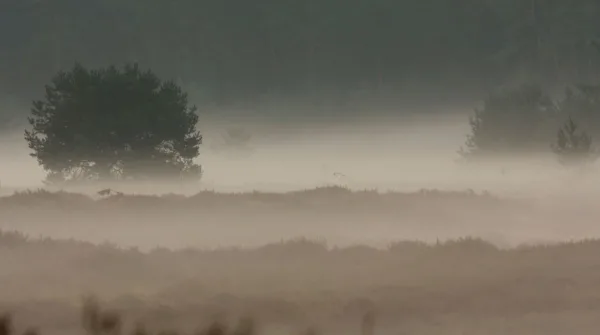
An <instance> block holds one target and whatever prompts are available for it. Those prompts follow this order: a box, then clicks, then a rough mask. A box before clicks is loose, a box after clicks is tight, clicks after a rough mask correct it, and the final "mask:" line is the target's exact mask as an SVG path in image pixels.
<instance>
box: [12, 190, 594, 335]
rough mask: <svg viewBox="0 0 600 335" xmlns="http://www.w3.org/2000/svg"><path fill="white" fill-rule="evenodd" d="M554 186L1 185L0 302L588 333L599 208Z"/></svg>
mask: <svg viewBox="0 0 600 335" xmlns="http://www.w3.org/2000/svg"><path fill="white" fill-rule="evenodd" d="M566 199H567V198H566V197H565V198H559V197H555V198H548V199H545V200H543V201H542V200H533V199H529V200H528V199H519V200H514V199H504V198H498V197H494V196H492V195H489V194H475V193H473V192H437V191H422V192H417V193H378V192H374V191H364V192H351V191H349V190H346V189H344V188H339V187H329V188H320V189H314V190H307V191H301V192H291V193H286V194H269V193H258V192H255V193H244V194H220V193H214V192H202V193H199V194H196V195H194V196H190V197H184V196H177V195H165V196H160V197H159V196H130V195H114V196H109V197H104V198H95V197H92V196H86V195H82V194H72V193H49V192H44V191H40V192H24V193H17V194H14V195H12V196H9V197H3V198H0V217H1V218H2V220H1V224H2V229H3V231H4V232H3V233H2V234H1V235H0V249H1V252H0V267H1V268H2V271H1V272H0V301H1V302H2V303H1V306H0V309H1V310H5V311H9V312H11V313H14V322H15V326H16V329H17V332H20V331H23V330H24V329H25V328H26V327H31V326H34V327H39V329H41V331H42V334H59V333H60V334H65V333H80V317H79V310H80V302H81V298H82V296H84V295H87V294H93V295H96V296H98V297H99V298H100V299H101V300H102V306H106V308H109V309H111V310H114V311H116V312H118V313H119V314H121V315H122V316H123V318H124V320H125V322H126V325H125V328H126V329H131V327H133V326H134V324H135V323H136V322H142V323H144V324H145V325H146V326H147V327H148V329H150V330H152V331H159V330H171V329H177V330H180V331H183V332H186V333H189V332H191V331H193V330H194V329H195V327H198V326H202V325H206V324H208V323H210V322H213V321H214V320H215V318H217V319H219V320H224V321H223V322H230V321H231V322H234V321H235V320H237V319H239V318H243V317H251V318H253V319H255V320H257V322H258V324H259V328H260V331H259V333H265V334H300V333H302V332H304V331H305V330H306V329H308V328H309V327H315V329H318V330H319V331H322V332H323V333H331V334H338V333H355V334H358V333H359V332H360V331H361V325H360V324H361V319H362V318H363V317H364V315H366V314H368V313H374V315H375V319H376V326H375V333H376V334H409V333H410V334H567V333H569V334H575V333H576V334H586V333H590V334H591V333H595V330H596V329H598V328H599V327H600V321H599V320H600V295H598V292H600V257H598V256H597V255H599V254H600V240H596V239H594V237H596V236H598V234H596V233H597V232H598V231H599V230H600V229H598V228H595V226H597V224H594V223H595V222H597V220H596V219H597V218H598V217H600V215H599V214H600V213H599V212H600V209H598V208H597V207H596V206H594V205H593V201H591V200H590V201H588V202H586V201H583V198H582V199H579V200H578V201H575V199H574V198H572V197H571V198H569V199H571V200H570V201H566ZM11 231H19V232H11ZM40 235H41V236H44V237H39V238H38V236H40ZM461 236H462V237H464V238H461ZM468 236H472V237H468ZM175 237H177V238H175ZM588 237H589V238H588ZM119 238H120V239H119ZM570 239H573V241H569V240H570ZM104 240H107V241H111V242H112V244H111V243H104V244H102V243H101V242H102V241H104ZM417 240H419V241H417ZM436 240H438V241H437V242H436ZM540 240H544V241H554V242H556V243H552V244H550V243H546V244H540V243H539V241H540ZM277 241H280V242H277ZM559 241H562V242H560V243H559ZM426 242H427V243H426ZM524 243H525V244H524ZM159 245H162V246H163V247H157V246H159Z"/></svg>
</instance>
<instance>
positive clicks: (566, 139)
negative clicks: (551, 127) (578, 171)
mask: <svg viewBox="0 0 600 335" xmlns="http://www.w3.org/2000/svg"><path fill="white" fill-rule="evenodd" d="M552 149H553V151H554V153H556V155H557V156H558V160H559V162H560V163H561V164H563V165H565V166H584V165H586V164H589V163H593V162H594V161H595V160H596V159H597V158H598V152H597V151H596V150H595V149H594V148H593V147H592V138H591V136H589V135H588V134H587V133H586V132H584V131H580V129H579V127H578V126H577V124H576V123H575V122H574V121H573V119H571V118H570V117H569V119H568V120H567V122H565V124H564V125H563V126H562V128H560V129H559V131H558V135H557V138H556V143H555V144H554V145H553V146H552Z"/></svg>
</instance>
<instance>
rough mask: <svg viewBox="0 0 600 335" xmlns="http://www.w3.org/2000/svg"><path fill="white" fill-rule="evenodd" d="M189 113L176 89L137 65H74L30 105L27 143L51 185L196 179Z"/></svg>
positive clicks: (197, 138)
mask: <svg viewBox="0 0 600 335" xmlns="http://www.w3.org/2000/svg"><path fill="white" fill-rule="evenodd" d="M195 112H196V108H195V107H190V106H188V100H187V94H186V93H184V92H183V91H182V90H181V88H180V87H179V86H177V85H176V84H174V83H173V82H171V81H165V82H163V81H161V80H160V79H159V78H158V77H157V76H156V75H155V74H154V73H153V72H151V71H149V70H148V71H141V70H140V68H139V67H138V66H137V64H134V65H130V64H128V65H125V66H124V67H123V68H122V69H118V68H116V67H114V66H110V67H108V68H101V69H97V70H89V69H86V68H84V67H83V66H81V65H79V64H77V65H75V66H74V67H73V69H72V70H70V71H68V72H63V71H61V72H59V73H58V74H56V75H55V76H54V77H53V78H52V81H51V84H50V85H47V86H46V94H45V99H44V100H38V101H34V102H33V108H32V109H31V116H30V117H29V119H28V120H29V124H30V126H31V129H30V130H25V139H26V141H27V142H28V145H29V148H31V149H32V150H33V151H34V152H33V153H32V154H31V156H33V157H35V158H37V160H38V163H39V164H40V165H41V166H42V167H43V168H44V169H45V170H46V171H47V172H48V177H47V178H48V181H49V182H64V181H83V180H131V179H133V180H140V179H150V178H152V179H155V178H166V179H169V178H174V177H177V178H181V177H190V178H199V177H200V174H201V169H200V166H199V165H197V164H195V163H194V162H193V159H194V158H195V157H197V156H198V154H199V146H200V144H201V141H202V136H201V135H200V133H199V132H198V131H197V130H196V123H197V121H198V116H197V115H196V113H195Z"/></svg>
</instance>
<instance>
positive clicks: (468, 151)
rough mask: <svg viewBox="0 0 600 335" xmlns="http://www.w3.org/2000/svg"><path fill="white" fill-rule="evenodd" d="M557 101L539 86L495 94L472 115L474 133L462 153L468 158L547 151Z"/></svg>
mask: <svg viewBox="0 0 600 335" xmlns="http://www.w3.org/2000/svg"><path fill="white" fill-rule="evenodd" d="M558 114H559V110H558V108H557V106H556V104H555V103H554V102H553V101H552V99H550V98H549V97H548V96H547V95H546V94H545V93H544V92H543V91H542V89H541V88H540V87H539V86H535V85H524V86H520V87H518V88H515V89H508V90H503V91H499V92H495V93H492V94H491V95H489V96H488V97H487V99H486V100H485V101H484V105H483V108H482V109H476V110H475V115H474V116H472V117H470V119H469V123H470V126H471V133H470V134H469V135H467V141H466V143H465V147H463V148H461V150H460V153H461V155H462V156H463V157H465V158H481V157H488V156H494V155H503V154H516V153H532V152H536V151H537V152H539V151H542V150H547V143H549V140H550V138H551V137H550V134H551V132H552V129H553V127H552V124H553V122H554V119H556V117H557V116H558Z"/></svg>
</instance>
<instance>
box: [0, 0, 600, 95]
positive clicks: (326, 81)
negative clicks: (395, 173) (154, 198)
mask: <svg viewBox="0 0 600 335" xmlns="http://www.w3.org/2000/svg"><path fill="white" fill-rule="evenodd" d="M6 3H7V4H6V5H3V7H1V8H0V43H1V45H0V50H2V52H0V73H2V77H1V78H0V88H5V89H6V92H9V94H20V95H21V96H23V97H26V98H27V99H28V98H29V96H30V95H31V94H32V93H33V92H32V89H31V87H38V86H39V85H40V84H41V83H42V82H43V81H44V80H45V78H47V77H48V76H50V75H51V74H52V73H55V72H56V71H58V70H60V69H62V68H64V67H65V65H69V64H72V62H73V61H81V62H84V63H85V64H92V65H94V66H101V65H107V64H110V63H115V62H122V61H125V60H127V61H138V62H140V63H143V64H147V65H148V66H150V67H151V68H153V69H156V70H157V71H159V73H161V74H166V75H169V76H172V77H180V78H182V80H184V81H185V82H192V83H196V84H198V85H199V87H203V88H206V89H205V91H206V92H203V94H206V95H207V96H210V98H212V99H209V100H213V99H214V101H216V102H220V101H227V100H228V99H232V98H233V97H238V98H243V99H248V98H249V97H254V96H256V97H257V96H260V95H261V94H263V93H272V92H274V91H287V92H290V91H294V92H296V91H302V92H310V91H312V90H315V91H318V90H320V89H321V88H323V87H338V88H340V89H348V88H351V87H364V86H367V87H369V88H372V89H376V88H377V87H379V86H380V85H390V84H394V83H398V82H400V81H404V82H406V81H405V80H407V79H419V80H424V81H425V82H427V81H429V80H433V79H434V78H439V77H440V76H443V77H447V76H450V75H451V74H452V73H454V74H455V75H456V77H454V79H456V78H466V77H477V80H478V82H480V83H486V82H492V83H498V82H503V80H505V79H507V78H512V77H513V76H514V75H515V74H522V75H523V76H525V77H526V78H530V77H536V78H540V79H542V80H548V81H552V82H553V83H556V82H559V83H560V82H565V81H569V82H576V81H580V80H586V81H587V80H590V79H593V78H594V77H595V76H597V75H598V70H599V68H600V59H599V58H598V52H597V50H596V48H594V44H593V43H592V42H593V41H595V40H596V38H597V37H598V36H599V35H600V24H599V20H598V19H597V18H598V16H599V14H600V3H599V2H598V1H595V0H580V1H548V0H526V1H525V0H489V1H474V0H457V1H448V0H419V1H407V0H405V1H393V0H371V1H343V0H305V1H291V0H262V1H247V0H227V1H223V0H203V1H191V0H174V1H164V0H147V1H140V0H119V1H117V0H88V1H85V2H82V1H74V0H54V1H35V0H22V1H7V2H6ZM490 78H492V79H490ZM446 79H450V78H446Z"/></svg>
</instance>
